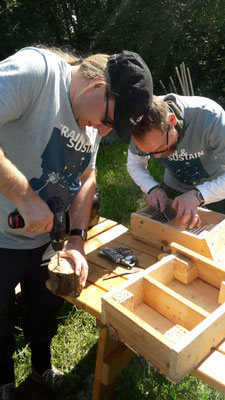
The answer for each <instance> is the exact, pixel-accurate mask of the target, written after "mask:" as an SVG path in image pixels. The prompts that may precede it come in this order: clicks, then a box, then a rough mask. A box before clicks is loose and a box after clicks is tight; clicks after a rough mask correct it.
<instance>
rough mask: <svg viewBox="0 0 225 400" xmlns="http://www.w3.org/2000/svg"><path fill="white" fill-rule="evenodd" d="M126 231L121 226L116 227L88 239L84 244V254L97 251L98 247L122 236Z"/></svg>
mask: <svg viewBox="0 0 225 400" xmlns="http://www.w3.org/2000/svg"><path fill="white" fill-rule="evenodd" d="M126 231H127V228H125V226H123V225H116V226H113V227H112V228H111V229H109V230H107V231H105V232H103V233H100V234H99V235H98V236H96V237H94V238H92V239H89V240H87V241H86V242H85V244H84V250H85V254H88V253H90V252H91V251H94V250H96V249H98V248H99V247H101V246H103V245H106V243H110V242H111V241H112V240H113V239H115V238H116V237H118V236H120V235H122V234H123V233H124V232H126Z"/></svg>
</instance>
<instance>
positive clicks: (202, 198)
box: [196, 190, 205, 203]
mask: <svg viewBox="0 0 225 400" xmlns="http://www.w3.org/2000/svg"><path fill="white" fill-rule="evenodd" d="M196 193H197V198H198V200H199V201H200V202H201V203H204V201H205V200H204V197H203V196H202V194H201V192H200V191H199V190H196Z"/></svg>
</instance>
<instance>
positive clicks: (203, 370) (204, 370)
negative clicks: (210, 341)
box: [191, 351, 225, 395]
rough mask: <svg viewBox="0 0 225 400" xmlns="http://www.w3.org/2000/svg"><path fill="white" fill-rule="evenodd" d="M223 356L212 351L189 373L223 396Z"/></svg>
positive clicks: (224, 373)
mask: <svg viewBox="0 0 225 400" xmlns="http://www.w3.org/2000/svg"><path fill="white" fill-rule="evenodd" d="M224 363H225V356H224V354H221V353H220V352H219V351H212V352H211V353H210V355H209V356H208V357H206V359H205V360H204V361H203V362H201V364H200V365H199V366H198V367H196V368H195V369H194V370H193V371H191V375H193V376H195V377H196V378H198V379H201V381H202V382H204V383H206V384H207V385H209V386H210V387H212V388H213V389H216V390H218V391H219V392H220V393H222V394H223V395H225V368H224Z"/></svg>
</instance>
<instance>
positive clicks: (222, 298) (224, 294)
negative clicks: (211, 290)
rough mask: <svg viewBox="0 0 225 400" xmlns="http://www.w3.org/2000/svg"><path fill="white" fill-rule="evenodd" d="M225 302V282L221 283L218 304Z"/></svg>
mask: <svg viewBox="0 0 225 400" xmlns="http://www.w3.org/2000/svg"><path fill="white" fill-rule="evenodd" d="M224 302H225V281H223V282H221V286H220V292H219V299H218V303H220V304H222V303H224Z"/></svg>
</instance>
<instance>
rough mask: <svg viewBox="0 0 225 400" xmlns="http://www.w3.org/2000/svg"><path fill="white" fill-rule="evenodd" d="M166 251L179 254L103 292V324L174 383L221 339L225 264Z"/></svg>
mask: <svg viewBox="0 0 225 400" xmlns="http://www.w3.org/2000/svg"><path fill="white" fill-rule="evenodd" d="M171 249H172V251H177V249H178V251H179V253H178V254H173V255H169V256H167V257H165V258H163V259H162V260H161V261H159V262H157V263H156V264H155V265H154V266H151V267H149V268H147V269H146V270H145V271H141V272H140V273H138V274H137V275H136V276H134V277H133V278H132V279H130V280H129V281H128V282H125V283H123V284H122V285H120V286H119V287H116V288H114V289H113V290H112V291H110V292H109V293H107V294H105V295H103V296H102V323H103V325H104V326H106V327H107V328H108V330H109V332H111V333H112V334H113V335H114V337H117V338H118V339H119V340H120V341H122V342H124V343H125V344H126V345H127V346H128V347H130V348H131V349H132V350H133V351H135V352H136V353H138V354H141V355H142V356H143V357H144V358H145V359H146V360H148V361H149V362H151V363H152V364H153V366H155V367H156V368H158V369H159V371H160V372H161V373H162V374H164V375H165V376H166V377H167V378H168V379H169V380H171V381H172V382H174V383H177V382H179V381H180V380H181V379H182V378H183V377H184V376H185V375H186V374H188V373H189V372H190V371H191V370H193V369H194V368H195V367H196V366H197V365H198V364H199V362H200V361H201V360H203V358H204V357H205V356H207V355H208V354H209V353H210V350H211V348H212V347H214V346H216V345H217V344H218V343H219V342H220V341H221V340H222V339H223V338H224V326H225V302H224V301H225V299H224V281H225V268H224V267H222V266H220V265H219V264H218V263H215V262H213V261H210V260H208V259H207V258H205V257H202V256H200V255H198V254H197V253H195V252H193V251H191V252H189V250H188V249H186V248H183V247H182V246H179V245H177V244H172V245H171ZM187 255H188V257H187ZM220 303H222V305H220Z"/></svg>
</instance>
